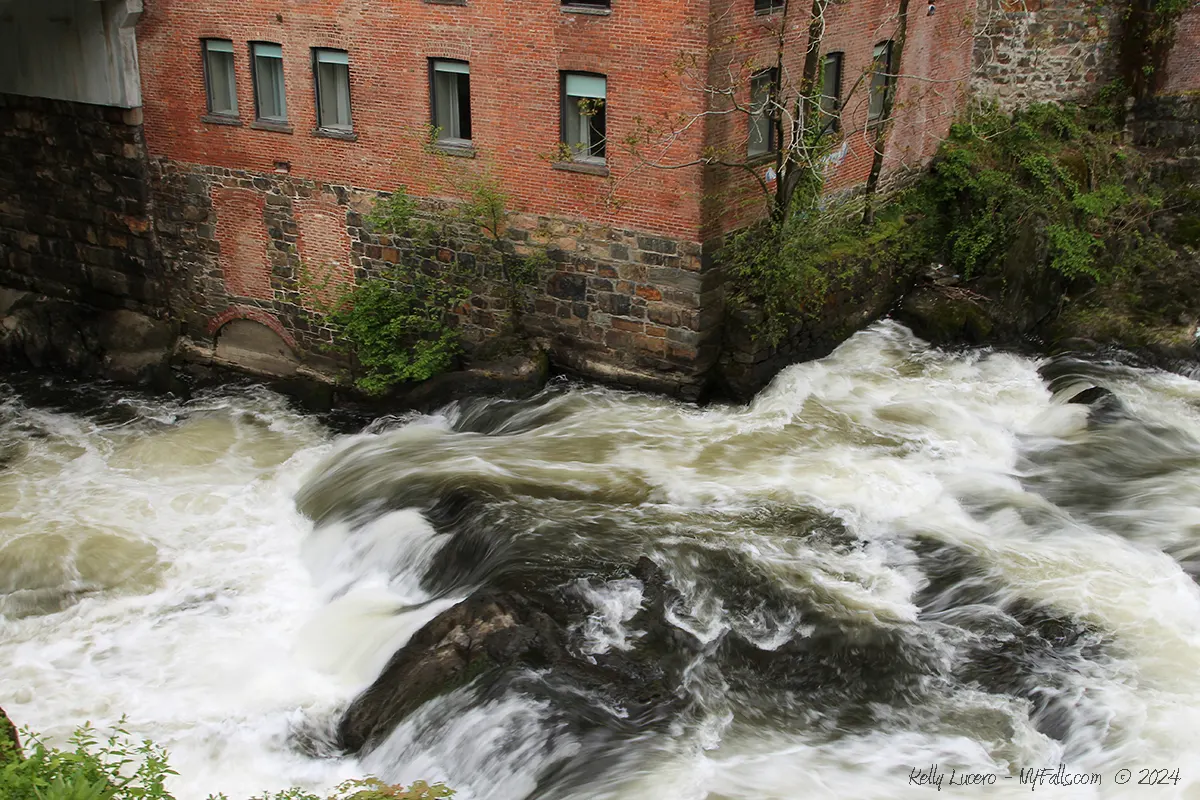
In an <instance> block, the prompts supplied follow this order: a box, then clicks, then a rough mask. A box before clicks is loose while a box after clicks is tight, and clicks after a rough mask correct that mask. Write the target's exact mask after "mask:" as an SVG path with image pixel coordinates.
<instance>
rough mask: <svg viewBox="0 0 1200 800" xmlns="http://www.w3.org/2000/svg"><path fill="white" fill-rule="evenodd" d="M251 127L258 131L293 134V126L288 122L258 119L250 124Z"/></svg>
mask: <svg viewBox="0 0 1200 800" xmlns="http://www.w3.org/2000/svg"><path fill="white" fill-rule="evenodd" d="M250 127H251V128H253V129H254V130H256V131H274V132H275V133H292V132H293V129H292V126H291V125H288V124H287V123H286V122H271V121H270V120H265V119H256V120H254V122H251V123H250Z"/></svg>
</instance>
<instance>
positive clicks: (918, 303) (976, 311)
mask: <svg viewBox="0 0 1200 800" xmlns="http://www.w3.org/2000/svg"><path fill="white" fill-rule="evenodd" d="M985 303H986V298H982V297H980V296H978V295H974V294H972V293H970V292H966V291H964V290H961V289H955V288H951V287H937V286H924V287H919V288H917V289H914V290H913V291H912V292H910V293H909V294H908V296H906V297H905V298H904V300H903V302H902V303H901V304H900V306H899V308H897V309H896V310H895V311H894V312H893V314H892V316H894V317H895V318H896V319H897V320H898V321H899V322H902V323H903V324H905V325H907V326H908V327H909V328H911V329H912V332H913V333H914V334H916V335H917V336H919V337H920V338H922V339H925V340H926V341H928V342H930V343H932V344H935V345H962V344H966V345H979V344H984V343H985V342H988V341H990V339H991V338H992V335H993V333H994V331H995V328H996V325H995V322H994V320H993V319H992V317H991V315H990V313H989V311H988V309H987V308H986V307H985Z"/></svg>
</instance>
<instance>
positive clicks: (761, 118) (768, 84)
mask: <svg viewBox="0 0 1200 800" xmlns="http://www.w3.org/2000/svg"><path fill="white" fill-rule="evenodd" d="M774 90H775V70H774V69H773V68H772V69H764V70H762V71H761V72H756V73H754V74H753V75H751V76H750V144H749V146H748V147H747V150H746V152H747V154H748V155H751V156H761V155H763V154H765V153H773V152H775V149H776V146H777V144H776V142H775V115H774V114H773V113H772V111H771V108H770V105H771V95H772V93H773V92H774Z"/></svg>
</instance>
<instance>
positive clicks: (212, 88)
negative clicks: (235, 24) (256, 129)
mask: <svg viewBox="0 0 1200 800" xmlns="http://www.w3.org/2000/svg"><path fill="white" fill-rule="evenodd" d="M203 43H204V85H205V89H206V91H207V92H208V113H210V114H220V115H222V116H228V117H236V116H237V113H238V107H237V84H236V83H235V82H234V77H233V42H231V41H229V40H228V39H204V40H203Z"/></svg>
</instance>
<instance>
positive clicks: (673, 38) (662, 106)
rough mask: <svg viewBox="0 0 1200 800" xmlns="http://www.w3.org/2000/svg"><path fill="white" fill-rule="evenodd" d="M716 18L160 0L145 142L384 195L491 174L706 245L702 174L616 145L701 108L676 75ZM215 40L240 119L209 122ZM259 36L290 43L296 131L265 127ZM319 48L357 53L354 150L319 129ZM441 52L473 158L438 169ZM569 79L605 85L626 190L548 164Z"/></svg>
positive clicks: (148, 20)
mask: <svg viewBox="0 0 1200 800" xmlns="http://www.w3.org/2000/svg"><path fill="white" fill-rule="evenodd" d="M739 1H740V0H739ZM744 2H745V3H746V5H747V7H749V2H750V0H744ZM707 10H708V0H685V1H684V2H679V3H661V2H654V1H653V0H621V2H619V3H618V4H616V6H615V7H614V8H613V10H612V13H611V14H610V15H595V14H579V13H564V12H563V11H562V10H561V7H560V5H559V4H558V3H557V2H554V3H551V2H541V3H504V2H500V0H472V2H470V3H468V4H467V5H461V6H459V5H442V4H432V3H423V2H419V0H404V2H396V0H389V1H388V2H383V3H381V2H374V1H373V0H344V2H337V3H331V2H306V3H296V2H284V1H283V0H212V1H211V2H205V3H196V2H193V1H192V0H156V2H154V3H152V4H147V8H146V11H145V13H144V14H143V16H142V19H141V22H140V23H139V26H138V47H139V57H140V62H141V64H142V81H143V95H144V98H145V115H146V131H147V139H148V142H149V147H150V151H151V154H152V155H154V156H162V157H167V158H170V159H172V160H176V161H180V162H185V163H193V164H207V165H211V166H218V167H221V168H225V169H232V170H241V171H247V172H258V173H270V172H272V171H273V170H274V169H275V165H276V162H288V164H290V168H291V170H292V172H293V173H294V174H297V175H302V176H303V177H304V178H306V179H309V180H314V181H320V182H323V183H329V184H337V185H344V186H349V185H357V186H369V187H373V188H377V189H382V190H391V189H393V188H395V187H396V186H398V185H400V184H405V185H407V186H408V188H409V191H410V193H412V194H414V195H418V196H424V197H429V196H445V195H447V194H452V193H453V192H452V190H451V189H450V188H449V187H450V186H451V185H452V184H454V183H455V182H457V181H458V179H459V178H461V177H462V176H464V175H468V174H470V173H471V172H472V171H473V170H477V169H481V168H484V167H486V168H488V169H490V170H491V171H492V172H493V174H495V176H496V177H497V178H499V179H500V181H501V182H502V184H503V185H504V186H505V187H506V190H508V191H510V192H511V193H512V195H513V205H514V206H515V207H516V208H518V209H520V210H522V211H525V212H528V213H534V214H543V215H550V214H553V215H557V216H567V217H577V218H586V219H589V220H591V221H593V222H595V223H599V224H608V225H615V226H618V227H626V228H635V229H637V230H642V231H646V232H649V233H655V234H660V235H667V236H674V237H682V238H687V239H692V238H695V231H696V230H697V228H698V226H699V214H700V211H699V200H698V197H699V194H700V183H699V181H700V176H699V175H698V174H697V172H696V171H692V170H686V171H677V172H672V173H663V172H648V171H645V170H638V169H636V168H635V166H636V165H634V164H632V163H631V162H630V160H629V158H628V156H625V155H624V154H623V153H622V148H621V147H620V146H619V142H620V140H621V139H622V138H623V137H625V136H626V135H628V134H629V133H630V132H631V131H632V130H633V129H634V128H635V124H636V123H635V117H637V116H639V115H641V116H646V115H658V114H663V115H670V114H674V113H693V112H696V111H699V110H700V106H699V105H698V102H699V100H698V99H695V98H693V96H692V95H689V94H688V93H685V92H683V91H681V89H680V85H679V81H678V78H675V79H671V78H670V77H669V76H670V75H671V74H672V73H673V70H674V63H675V61H676V59H677V58H679V57H680V55H681V54H683V55H693V56H697V57H699V56H701V55H702V54H703V51H704V47H705V45H706V43H707V41H706V35H707V34H706V31H705V28H706V24H705V20H706V17H707ZM203 37H220V38H228V39H230V40H232V41H233V43H234V52H235V70H236V81H237V89H238V103H239V110H240V115H241V116H240V119H239V120H238V122H239V123H240V124H236V125H221V124H216V123H214V122H206V121H204V120H203V119H202V117H203V116H204V112H205V89H204V76H203V66H202V60H201V53H200V40H201V38H203ZM252 41H268V42H278V43H280V44H281V45H282V46H283V53H284V69H285V85H286V91H287V107H288V116H289V118H290V125H291V133H280V132H277V131H268V130H258V129H255V127H254V126H253V124H252V123H253V122H254V108H253V103H254V101H253V97H254V94H253V88H252V84H251V70H250V55H249V52H250V51H249V43H250V42H252ZM312 47H334V48H339V49H345V50H346V51H348V52H349V54H350V80H351V87H350V91H351V98H352V109H351V112H352V117H353V123H354V132H355V135H356V137H357V138H356V139H355V140H354V141H345V140H340V139H331V138H323V137H321V136H318V135H317V134H316V132H315V127H316V119H315V112H314V99H313V78H312V64H311V51H310V48H312ZM439 57H444V58H460V59H467V60H469V61H470V68H471V110H472V117H473V125H472V128H473V134H474V137H475V138H474V145H475V158H447V159H434V158H432V157H431V156H430V155H429V154H428V153H426V152H425V151H424V150H423V148H422V143H423V141H424V138H425V136H426V134H427V126H428V125H429V121H430V109H429V94H430V92H429V76H428V60H429V59H430V58H439ZM559 70H585V71H592V72H599V73H604V74H606V75H607V79H608V94H609V103H608V106H607V111H606V115H607V121H608V133H609V137H610V139H611V142H612V143H611V145H610V147H609V148H608V150H609V153H608V161H609V164H608V166H609V168H610V170H611V177H612V180H611V181H610V180H607V179H606V178H604V177H602V176H597V175H589V174H580V173H576V172H567V171H562V170H556V169H553V168H552V166H551V163H550V161H551V160H552V159H551V158H550V156H551V155H552V154H553V153H554V152H555V151H556V150H557V147H558V141H559V135H560V130H559V127H560V125H559V116H560V115H559ZM702 144H703V142H702V139H701V132H699V131H698V132H697V134H696V135H695V136H694V137H692V138H691V139H689V140H688V141H687V142H682V143H680V144H679V146H678V148H677V152H676V155H680V156H685V157H686V156H687V155H689V154H691V155H694V154H697V153H699V152H700V149H701V147H702ZM610 200H615V201H617V202H616V203H611V202H610Z"/></svg>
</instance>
